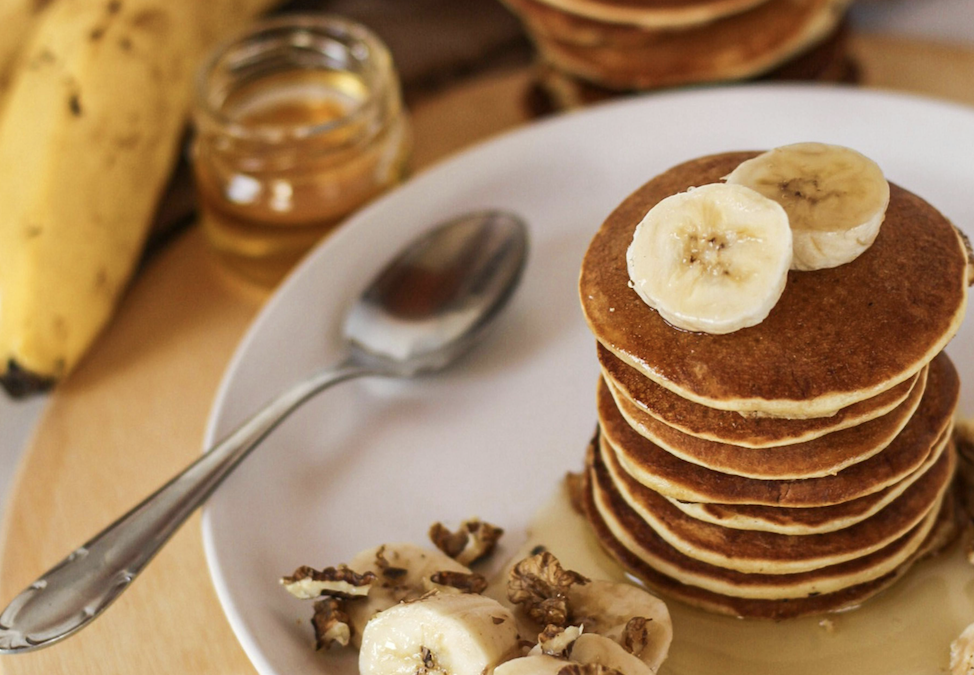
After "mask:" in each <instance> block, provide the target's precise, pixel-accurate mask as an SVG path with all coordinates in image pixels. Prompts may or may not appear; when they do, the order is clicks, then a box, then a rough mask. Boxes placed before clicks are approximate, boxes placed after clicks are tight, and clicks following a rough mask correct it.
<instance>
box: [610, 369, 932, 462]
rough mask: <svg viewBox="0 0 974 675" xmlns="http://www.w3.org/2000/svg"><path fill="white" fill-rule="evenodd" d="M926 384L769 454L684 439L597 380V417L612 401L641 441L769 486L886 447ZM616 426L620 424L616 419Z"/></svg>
mask: <svg viewBox="0 0 974 675" xmlns="http://www.w3.org/2000/svg"><path fill="white" fill-rule="evenodd" d="M922 380H923V381H922V382H921V383H920V384H919V385H918V386H916V387H914V388H913V391H912V392H910V395H909V397H908V398H907V399H906V400H905V401H903V403H901V404H900V405H899V406H897V407H896V408H894V409H893V410H892V411H890V412H889V413H887V414H886V415H883V416H882V417H877V418H876V419H873V420H870V421H868V422H865V423H863V424H860V425H858V426H854V427H849V428H848V429H843V430H841V431H836V432H834V433H831V434H828V435H826V436H820V437H819V438H816V439H813V440H811V441H806V442H804V443H795V444H791V445H785V446H780V447H771V448H746V447H743V446H739V445H730V444H728V443H718V442H715V441H708V440H704V439H701V438H695V437H693V436H689V435H687V434H684V433H683V432H681V431H677V430H676V429H674V428H672V427H668V426H667V425H665V424H663V423H662V422H659V421H657V420H656V419H655V418H653V417H652V416H651V415H648V414H647V413H645V412H643V411H641V410H639V409H638V408H636V406H635V405H634V404H632V403H631V402H630V401H628V400H627V399H625V398H624V397H623V396H622V395H621V394H620V393H619V392H618V390H614V389H613V388H612V387H611V385H608V384H606V383H605V380H604V379H600V380H599V386H598V396H599V398H600V401H599V412H600V414H602V412H603V411H605V412H607V413H609V414H611V410H612V405H611V404H610V402H609V401H608V400H606V401H604V402H603V401H602V400H601V399H602V398H606V399H612V402H614V403H615V405H616V411H617V414H620V415H621V417H622V419H623V421H624V423H625V424H627V425H629V427H630V428H631V429H632V430H634V431H636V432H637V433H638V434H639V435H640V436H642V437H643V438H645V439H646V440H648V441H650V442H651V443H653V444H655V445H657V446H658V447H660V448H662V449H664V450H666V451H667V452H669V453H671V454H673V455H675V456H677V457H679V458H680V459H683V460H686V461H688V462H692V463H694V464H698V465H700V466H702V467H705V468H707V469H713V470H714V471H720V472H722V473H729V474H732V475H735V476H745V477H748V478H761V479H768V480H785V479H790V478H817V477H820V476H831V475H835V474H836V473H838V472H839V471H841V470H842V469H844V468H846V467H848V466H851V465H852V464H855V463H857V462H862V461H864V460H866V459H869V458H870V457H872V456H873V455H875V454H876V453H878V452H881V451H882V450H883V449H884V448H885V447H886V446H888V445H889V444H890V443H891V442H892V441H893V439H894V438H896V436H897V435H898V434H899V433H900V431H902V429H903V427H905V426H906V424H907V422H909V420H910V418H911V417H912V416H913V413H914V412H915V411H916V409H917V407H918V406H919V404H920V400H921V398H922V396H923V392H924V389H925V388H926V374H925V373H924V376H923V378H922ZM731 414H733V413H731ZM614 421H615V422H616V423H618V419H616V420H614Z"/></svg>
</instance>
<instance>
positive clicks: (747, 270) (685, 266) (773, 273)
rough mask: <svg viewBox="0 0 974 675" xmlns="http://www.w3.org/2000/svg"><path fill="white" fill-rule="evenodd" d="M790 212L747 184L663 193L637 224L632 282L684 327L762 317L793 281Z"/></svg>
mask: <svg viewBox="0 0 974 675" xmlns="http://www.w3.org/2000/svg"><path fill="white" fill-rule="evenodd" d="M791 256H792V233H791V229H790V228H789V226H788V216H787V214H786V213H785V211H784V209H783V208H782V207H781V206H780V205H779V204H778V203H776V202H774V201H772V200H770V199H768V198H766V197H764V196H762V195H760V194H758V193H757V192H755V191H754V190H751V189H750V188H747V187H744V186H741V185H725V184H720V183H717V184H711V185H703V186H701V187H697V188H691V189H690V190H687V191H686V192H681V193H679V194H676V195H672V196H670V197H667V198H666V199H663V200H662V201H661V202H659V203H658V204H657V205H656V206H654V207H653V208H652V209H650V211H649V213H647V214H646V216H645V217H644V218H643V220H642V221H641V222H640V223H639V225H637V226H636V231H635V233H634V235H633V239H632V243H631V244H630V245H629V250H628V251H627V253H626V261H627V263H628V267H629V278H630V280H631V285H632V287H633V288H634V289H635V291H636V292H637V293H638V294H639V297H641V298H642V299H643V300H644V301H645V302H646V304H648V305H649V306H650V307H653V308H654V309H656V310H657V311H658V312H659V313H660V315H661V316H662V317H663V318H664V319H666V320H667V321H668V322H670V323H671V324H673V325H674V326H676V327H678V328H684V329H686V330H693V331H703V332H706V333H716V334H722V333H731V332H733V331H736V330H739V329H741V328H747V327H748V326H753V325H755V324H757V323H760V322H761V321H763V320H764V318H765V317H766V316H767V315H768V313H769V312H770V311H771V308H772V307H774V305H775V303H776V302H777V301H778V298H779V297H780V296H781V293H782V291H784V288H785V282H786V281H787V278H788V268H789V267H790V265H791Z"/></svg>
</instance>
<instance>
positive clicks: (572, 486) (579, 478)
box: [565, 471, 585, 513]
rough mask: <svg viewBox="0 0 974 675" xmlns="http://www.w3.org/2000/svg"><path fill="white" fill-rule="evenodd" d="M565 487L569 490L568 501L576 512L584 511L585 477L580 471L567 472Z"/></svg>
mask: <svg viewBox="0 0 974 675" xmlns="http://www.w3.org/2000/svg"><path fill="white" fill-rule="evenodd" d="M565 489H566V490H568V503H569V504H571V506H572V510H573V511H575V513H584V508H585V507H584V504H585V477H584V476H583V475H582V474H580V473H572V472H570V471H569V472H568V473H566V474H565Z"/></svg>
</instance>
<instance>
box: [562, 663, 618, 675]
mask: <svg viewBox="0 0 974 675" xmlns="http://www.w3.org/2000/svg"><path fill="white" fill-rule="evenodd" d="M558 675H623V673H621V672H619V671H618V670H616V669H615V668H609V667H608V666H603V665H602V664H601V663H586V664H584V665H583V664H581V663H568V664H566V665H565V667H564V668H562V669H561V670H559V671H558Z"/></svg>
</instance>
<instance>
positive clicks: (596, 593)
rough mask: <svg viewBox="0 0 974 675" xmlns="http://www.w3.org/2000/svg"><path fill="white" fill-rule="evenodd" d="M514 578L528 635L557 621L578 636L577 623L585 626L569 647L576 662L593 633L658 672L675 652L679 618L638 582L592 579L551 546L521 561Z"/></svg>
mask: <svg viewBox="0 0 974 675" xmlns="http://www.w3.org/2000/svg"><path fill="white" fill-rule="evenodd" d="M508 577H509V578H508V599H509V600H510V601H511V602H512V603H514V604H515V605H516V606H517V607H516V609H515V616H516V617H517V616H520V617H521V618H522V619H523V620H524V621H523V623H522V632H523V633H524V634H526V635H528V634H530V631H532V630H533V631H534V632H535V633H537V632H539V631H541V630H544V631H545V632H547V631H548V630H550V629H551V626H550V624H551V623H552V622H553V621H554V622H556V625H560V626H564V627H565V633H566V634H568V635H569V637H574V636H575V635H576V634H575V633H569V631H573V628H572V627H574V626H578V627H580V628H581V632H582V635H581V636H578V639H576V640H574V641H573V642H572V647H571V648H570V649H569V650H568V658H569V659H570V660H572V661H580V659H579V658H576V656H575V651H574V650H575V649H576V646H575V645H577V643H578V640H580V639H582V638H583V637H584V638H585V641H586V642H587V641H589V640H590V638H588V637H586V636H587V635H589V634H593V635H598V636H600V637H603V638H605V639H606V640H609V641H611V642H612V643H614V644H616V645H617V646H619V648H620V649H622V650H623V651H625V652H626V653H628V654H629V655H630V656H633V657H634V658H636V659H637V660H639V661H641V662H642V663H643V664H645V666H646V667H647V668H648V669H649V670H652V671H654V672H655V671H656V669H657V668H659V666H660V664H662V663H663V661H664V660H665V659H666V656H667V654H668V653H669V649H670V642H671V640H672V639H673V623H672V621H671V619H670V613H669V610H668V609H667V608H666V603H664V602H663V601H662V600H660V599H659V598H657V597H655V596H653V595H651V594H649V593H647V592H646V591H644V590H643V589H641V588H638V587H637V586H634V585H632V584H628V583H619V582H614V581H603V580H598V579H596V580H592V579H587V578H586V577H584V576H581V575H579V574H578V573H577V572H573V571H570V570H566V569H564V568H563V567H562V566H561V563H560V562H558V559H557V558H556V557H555V556H554V555H552V554H551V553H550V552H548V551H543V552H541V553H538V554H536V555H533V556H530V557H528V558H525V559H524V560H522V561H520V562H518V563H517V564H516V565H514V566H513V567H512V568H511V570H510V572H509V575H508ZM542 610H543V611H542ZM542 635H543V634H542ZM540 637H542V636H539V638H540ZM540 642H541V640H540V639H539V643H540ZM583 644H584V642H583ZM613 653H614V651H613ZM603 665H609V664H603ZM612 667H614V666H612ZM623 672H625V673H626V675H635V673H630V672H629V671H623Z"/></svg>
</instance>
